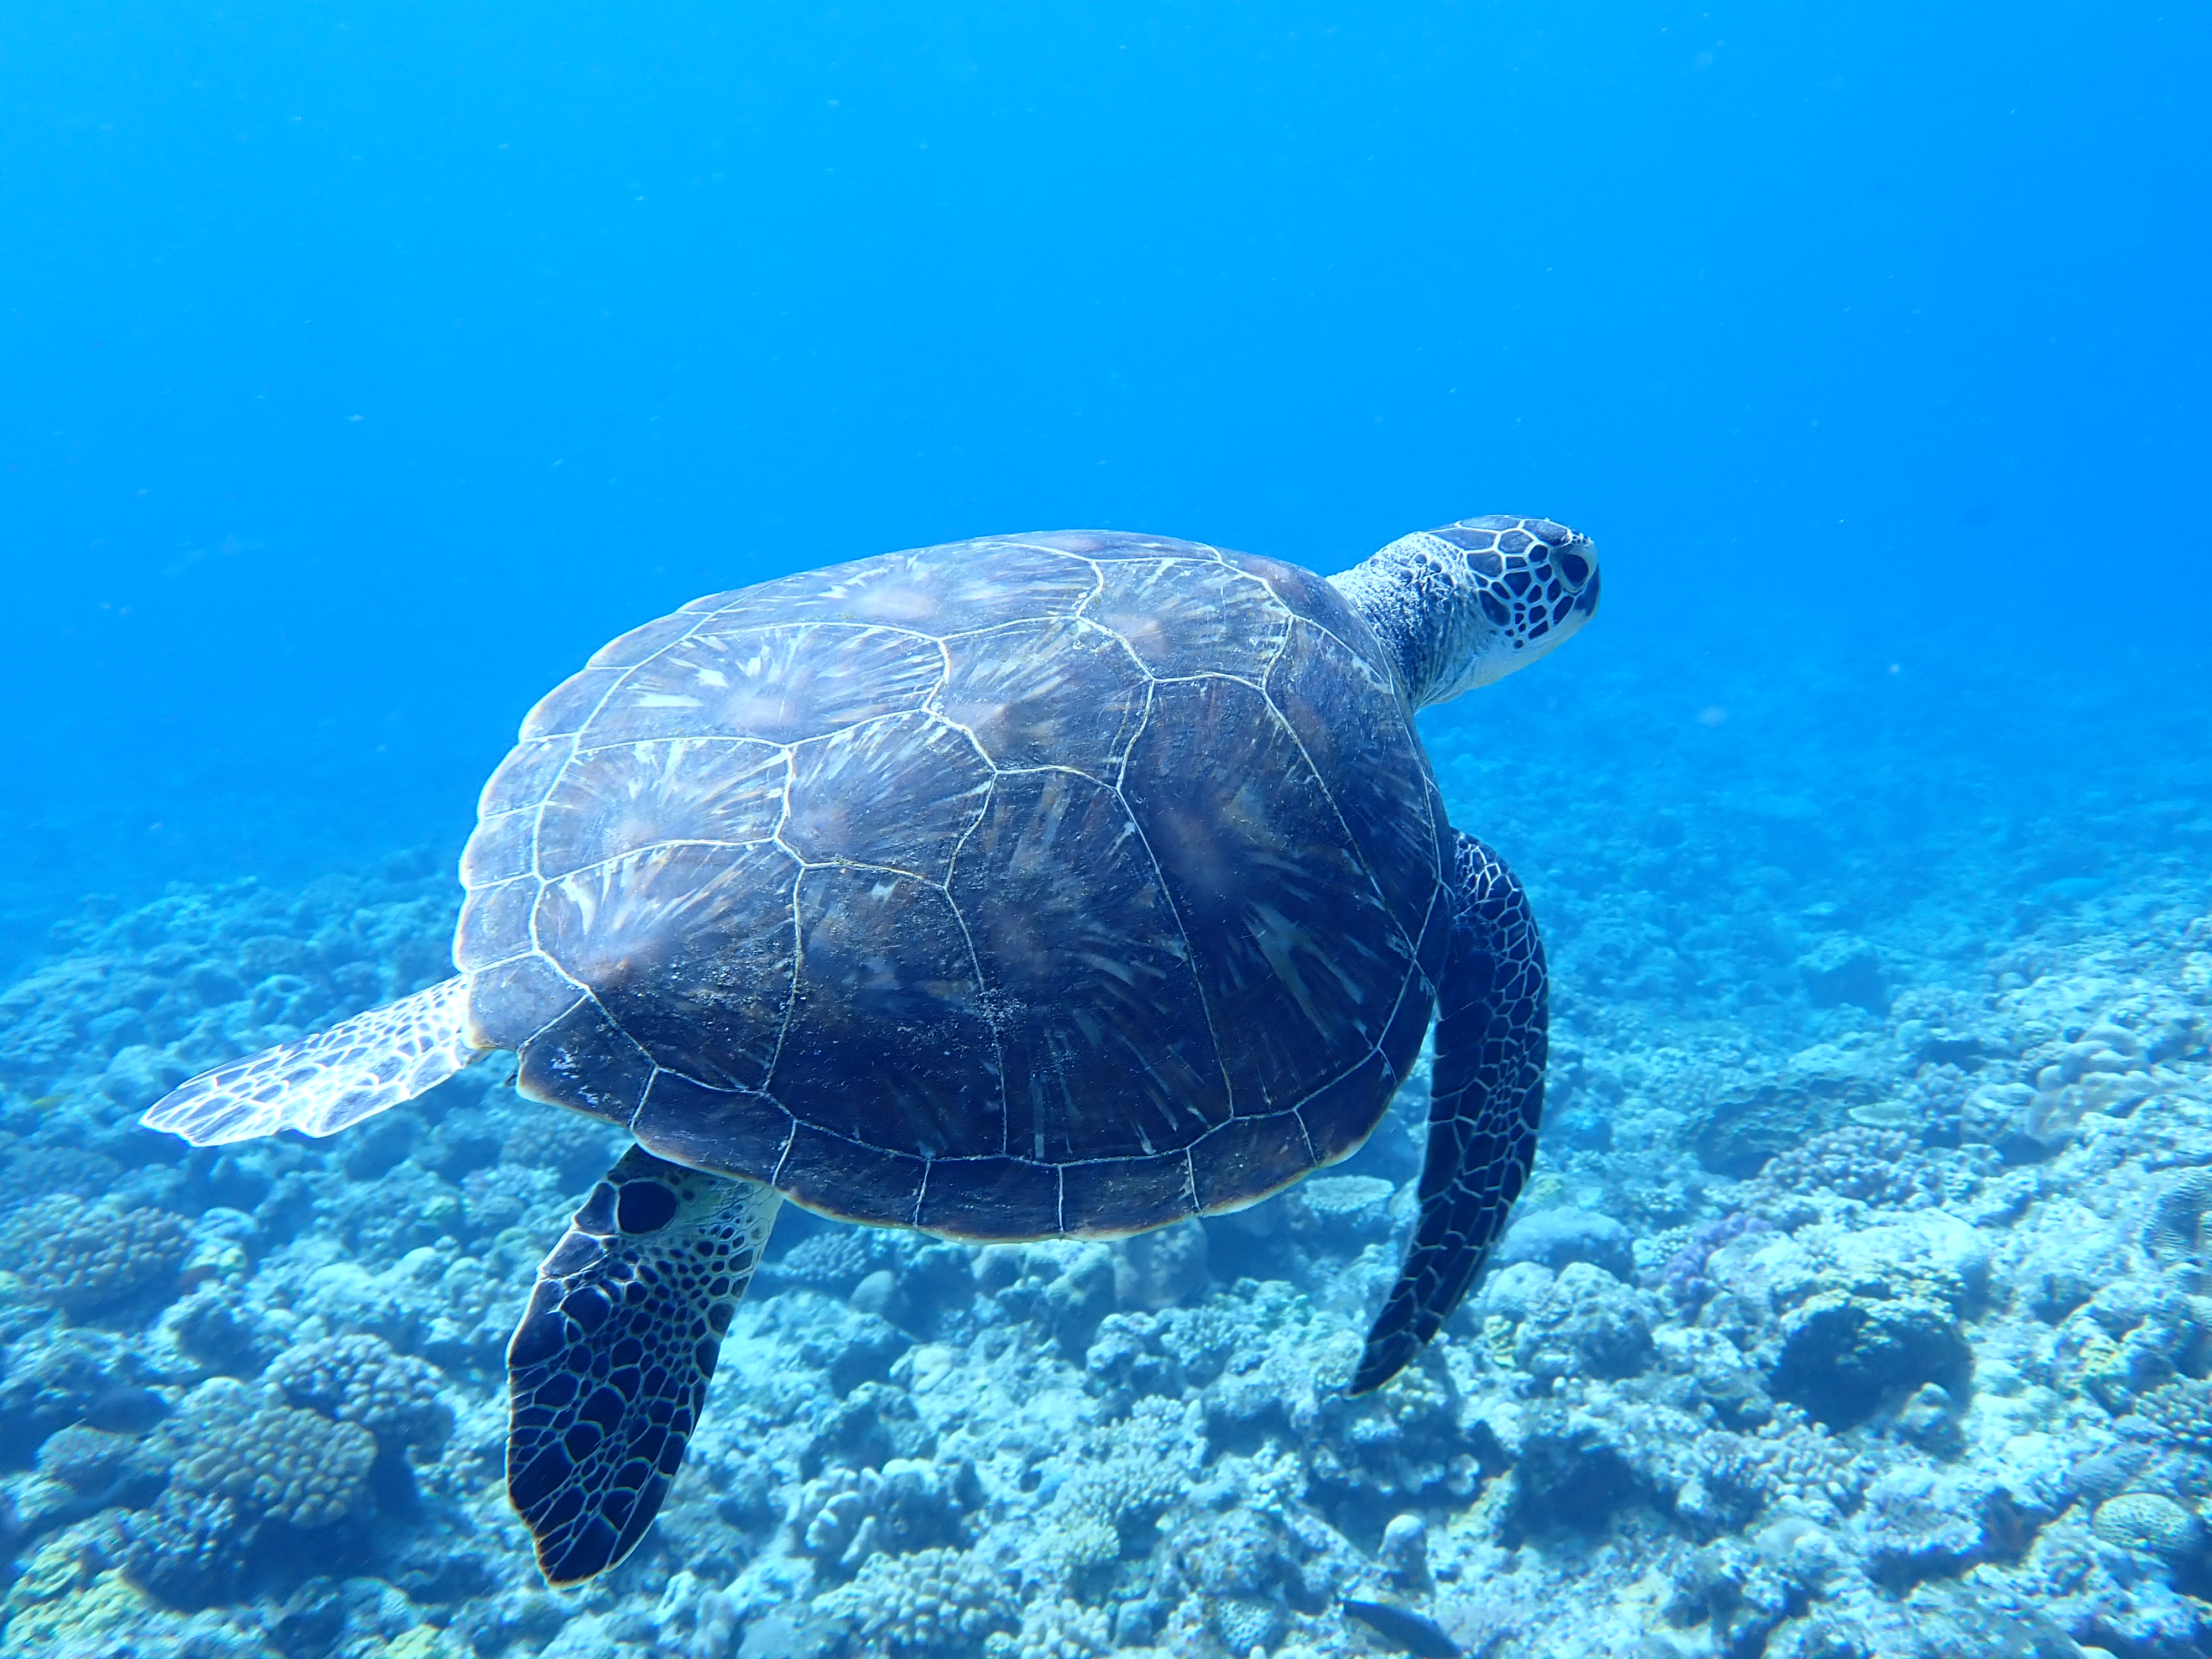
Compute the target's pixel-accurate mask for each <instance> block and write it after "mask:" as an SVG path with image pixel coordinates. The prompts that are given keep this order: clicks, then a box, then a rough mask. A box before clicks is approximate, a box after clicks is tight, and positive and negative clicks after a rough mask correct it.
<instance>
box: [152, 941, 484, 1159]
mask: <svg viewBox="0 0 2212 1659" xmlns="http://www.w3.org/2000/svg"><path fill="white" fill-rule="evenodd" d="M468 1007H469V996H468V980H467V978H466V977H465V976H463V977H459V978H454V979H449V980H447V981H444V982H443V983H441V984H438V985H433V986H432V987H430V988H429V989H428V990H427V991H417V992H416V993H415V994H414V995H412V996H406V997H402V998H400V999H399V1000H398V1001H397V1002H388V1003H386V1004H385V1006H383V1007H381V1008H372V1009H370V1010H369V1011H368V1012H367V1013H365V1014H356V1015H355V1016H354V1017H353V1018H351V1019H349V1020H343V1021H341V1022H339V1023H338V1024H336V1025H333V1026H331V1029H330V1030H327V1031H320V1032H318V1033H317V1034H316V1035H315V1036H311V1037H302V1038H301V1040H300V1041H299V1042H287V1043H283V1044H281V1045H279V1046H278V1047H276V1048H264V1049H263V1050H262V1051H261V1052H260V1053H259V1054H249V1055H247V1056H246V1058H245V1059H244V1060H233V1061H231V1063H230V1064H229V1065H228V1066H217V1067H216V1069H215V1070H214V1071H212V1072H209V1073H204V1075H202V1076H199V1077H196V1078H194V1079H192V1080H191V1082H189V1083H186V1084H182V1085H179V1086H178V1087H177V1088H174V1089H172V1090H171V1091H169V1092H168V1093H167V1094H166V1095H164V1096H162V1097H161V1099H159V1100H157V1101H155V1103H153V1105H152V1106H150V1107H149V1108H148V1109H147V1110H146V1115H144V1116H143V1117H142V1118H140V1119H139V1120H138V1121H140V1122H141V1123H143V1124H144V1125H145V1126H146V1127H148V1128H149V1129H165V1130H167V1132H168V1133H171V1134H173V1135H182V1136H183V1137H184V1138H185V1139H186V1140H189V1141H190V1142H191V1144H192V1145H193V1146H223V1145H226V1144H228V1142H230V1141H234V1140H253V1139H258V1138H259V1137H260V1136H262V1135H273V1134H275V1133H276V1132H277V1131H278V1130H279V1129H297V1130H299V1131H300V1132H301V1133H303V1134H311V1135H334V1134H336V1133H337V1132H338V1131H339V1130H341V1129H343V1128H347V1127H350V1126H351V1125H353V1124H356V1123H358V1122H360V1121H362V1119H363V1118H365V1117H374V1115H376V1114H377V1113H379V1112H381V1111H383V1110H385V1109H387V1108H389V1107H392V1106H397V1105H398V1104H399V1103H401V1102H402V1101H405V1100H412V1099H414V1098H415V1097H416V1096H417V1095H419V1094H423V1093H427V1092H428V1091H430V1090H432V1089H435V1087H437V1085H440V1084H441V1083H443V1082H444V1081H445V1080H446V1079H447V1078H449V1077H451V1076H453V1073H456V1072H458V1071H459V1070H460V1069H461V1068H462V1067H463V1066H467V1065H469V1064H470V1063H471V1062H472V1061H475V1060H481V1059H483V1057H484V1055H486V1054H489V1053H490V1052H491V1050H490V1049H489V1048H484V1047H481V1046H479V1045H478V1044H477V1042H473V1041H471V1037H470V1033H469V1024H468Z"/></svg>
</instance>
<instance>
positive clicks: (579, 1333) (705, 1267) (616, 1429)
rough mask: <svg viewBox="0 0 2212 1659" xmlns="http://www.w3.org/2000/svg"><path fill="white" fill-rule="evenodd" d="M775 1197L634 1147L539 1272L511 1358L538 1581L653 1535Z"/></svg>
mask: <svg viewBox="0 0 2212 1659" xmlns="http://www.w3.org/2000/svg"><path fill="white" fill-rule="evenodd" d="M782 1201H783V1199H782V1194H780V1193H778V1192H777V1191H776V1190H775V1188H773V1187H769V1186H767V1185H765V1184H763V1183H762V1182H757V1181H747V1180H743V1179H730V1178H726V1177H723V1176H710V1175H703V1174H702V1173H701V1172H700V1171H698V1170H690V1169H686V1168H684V1166H683V1165H682V1164H670V1163H668V1162H666V1161H665V1160H664V1159H661V1158H655V1157H653V1154H652V1153H650V1152H647V1151H645V1150H644V1149H643V1148H642V1147H638V1146H633V1147H631V1148H630V1149H629V1151H628V1152H624V1153H623V1156H622V1158H621V1159H620V1160H619V1161H618V1162H617V1164H615V1166H614V1168H613V1169H611V1170H608V1171H607V1174H606V1178H605V1180H603V1181H601V1182H599V1185H598V1186H596V1187H594V1188H592V1195H591V1196H590V1197H589V1198H587V1199H586V1200H584V1204H583V1207H582V1208H580V1209H579V1210H578V1211H577V1212H576V1214H575V1218H574V1219H573V1220H572V1221H570V1222H569V1224H568V1231H567V1232H566V1233H565V1234H563V1235H562V1238H561V1242H560V1243H558V1244H556V1246H554V1248H553V1253H552V1254H551V1255H549V1256H547V1257H546V1258H545V1260H544V1262H543V1263H542V1264H541V1265H540V1266H539V1267H538V1287H537V1289H536V1290H535V1291H532V1293H531V1297H530V1307H529V1309H528V1310H527V1311H526V1312H525V1313H524V1315H523V1316H522V1323H521V1324H520V1325H519V1326H517V1327H516V1328H515V1333H514V1340H513V1341H512V1342H510V1343H508V1345H507V1402H508V1416H507V1498H508V1499H509V1501H511V1502H512V1503H513V1505H514V1507H515V1510H516V1511H517V1512H518V1513H519V1514H520V1516H522V1520H523V1524H524V1525H526V1526H527V1527H528V1528H530V1532H531V1536H532V1538H533V1539H534V1540H535V1541H536V1542H537V1547H538V1568H539V1570H540V1571H543V1572H544V1575H545V1579H546V1582H547V1583H550V1584H553V1585H556V1586H558V1585H562V1584H575V1583H582V1582H583V1581H584V1580H585V1579H587V1578H592V1577H597V1576H598V1575H599V1574H600V1573H603V1572H605V1571H606V1570H607V1569H608V1568H609V1567H611V1566H613V1565H616V1563H617V1562H619V1561H621V1560H622V1559H623V1558H624V1557H625V1556H627V1555H628V1554H629V1553H630V1552H631V1551H632V1550H634V1549H635V1548H636V1547H637V1546H638V1542H639V1541H640V1540H641V1539H642V1538H643V1537H644V1536H645V1534H646V1529H647V1528H649V1527H650V1526H651V1525H652V1524H653V1516H655V1515H656V1514H658V1513H659V1510H660V1503H661V1499H663V1498H665V1497H666V1496H667V1495H668V1485H669V1482H670V1481H671V1480H673V1479H674V1478H675V1475H676V1471H677V1468H678V1466H679V1465H681V1464H682V1463H683V1462H684V1448H685V1447H687V1446H689V1445H690V1443H691V1431H693V1429H695V1428H696V1427H697V1426H698V1422H699V1413H700V1410H701V1408H702V1407H704V1406H705V1405H706V1403H707V1383H708V1378H710V1377H712V1376H714V1361H715V1358H716V1357H717V1356H718V1355H719V1354H720V1352H721V1347H722V1338H723V1337H724V1336H725V1335H726V1334H728V1332H729V1328H730V1319H731V1316H732V1315H733V1314H735V1313H736V1311H737V1307H738V1302H739V1301H740V1300H741V1299H742V1298H743V1297H744V1293H745V1285H746V1284H747V1283H748V1282H749V1281H750V1279H751V1278H752V1276H753V1268H754V1267H756V1266H757V1265H758V1263H759V1261H760V1253H761V1249H762V1247H763V1245H765V1244H766V1243H768V1234H769V1228H770V1227H771V1226H773V1225H775V1212H776V1209H777V1206H779V1205H781V1203H782Z"/></svg>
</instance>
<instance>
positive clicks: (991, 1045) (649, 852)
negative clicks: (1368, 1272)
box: [455, 532, 1449, 1238]
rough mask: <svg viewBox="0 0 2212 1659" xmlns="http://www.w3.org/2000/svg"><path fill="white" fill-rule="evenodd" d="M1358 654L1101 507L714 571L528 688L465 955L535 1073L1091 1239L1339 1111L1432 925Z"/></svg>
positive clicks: (1195, 1201) (1407, 815)
mask: <svg viewBox="0 0 2212 1659" xmlns="http://www.w3.org/2000/svg"><path fill="white" fill-rule="evenodd" d="M1448 846H1449V839H1448V833H1447V826H1446V825H1445V824H1444V822H1443V806H1442V803H1441V800H1440V799H1439V798H1438V797H1437V793H1436V789H1435V785H1434V783H1433V781H1432V780H1431V777H1430V775H1429V772H1428V767H1427V763H1426V761H1425V758H1424V757H1423V756H1422V753H1421V750H1420V747H1419V742H1418V739H1417V738H1415V737H1414V735H1413V727H1412V724H1411V720H1410V719H1409V717H1408V715H1407V711H1406V708H1405V706H1404V704H1403V703H1402V702H1401V699H1400V697H1399V696H1398V694H1397V690H1396V687H1395V681H1394V679H1393V678H1392V674H1391V671H1390V669H1389V666H1388V665H1387V664H1386V662H1385V660H1384V657H1383V649H1382V647H1381V646H1380V645H1379V643H1378V642H1377V641H1376V639H1375V637H1374V636H1373V635H1372V634H1370V632H1369V631H1368V629H1367V628H1366V626H1365V624H1364V623H1362V622H1361V621H1360V620H1359V618H1358V616H1357V615H1356V614H1355V613H1353V612H1352V611H1351V609H1350V608H1349V607H1348V606H1347V605H1346V604H1345V602H1344V601H1343V599H1341V598H1340V596H1339V595H1338V594H1337V592H1336V591H1335V590H1334V588H1333V587H1331V586H1329V585H1328V583H1326V582H1325V581H1323V580H1321V579H1320V578H1318V577H1316V576H1315V575H1313V574H1311V573H1310V572H1307V571H1304V570H1300V569H1297V568H1295V567H1292V566H1288V565H1283V564H1278V563H1275V562H1272V561H1268V560H1264V559H1255V558H1252V557H1249V556H1244V555H1238V554H1229V553H1224V552H1222V551H1220V550H1217V549H1214V548H1211V547H1206V546H1202V545H1200V544H1193V543H1187V542H1177V541H1169V540H1165V539H1162V538H1147V537H1137V536H1129V535H1123V534H1118V533H1115V532H1063V533H1057V534H1051V535H1039V536H1025V537H1016V538H996V539H989V540H983V541H976V542H966V543H958V544H951V545H949V546H945V547H936V548H926V549H922V550H918V551H915V552H910V553H901V554H892V555H888V556H884V557H881V558H876V559H867V560H862V561H860V562H855V563H852V564H847V565H841V566H836V567H833V568H829V569H827V570H822V571H817V572H811V573H809V574H803V575H798V576H792V577H787V578H785V579H782V580H778V581H773V582H767V583H763V584H762V585H760V586H756V587H750V588H745V589H741V590H738V591H737V592H730V593H723V594H717V595H714V596H712V597H711V598H708V599H701V600H698V601H696V602H695V603H694V604H692V605H688V606H686V607H685V608H684V610H683V611H679V612H678V613H676V614H675V615H673V616H671V617H663V618H660V619H659V620H658V621H656V622H653V623H647V624H646V625H645V626H644V627H642V628H640V629H633V630H632V631H631V632H630V633H629V634H626V635H623V636H622V638H620V639H618V640H617V641H614V642H613V643H612V644H611V645H610V646H608V647H606V648H605V649H604V650H602V651H601V652H600V653H599V655H598V656H596V657H594V658H593V659H592V663H591V665H589V666H587V667H586V668H585V669H584V670H582V671H580V673H578V674H577V675H575V676H574V677H573V678H570V679H569V680H568V681H566V682H564V683H563V684H562V685H560V686H558V687H556V689H555V690H553V691H552V692H551V693H550V694H549V695H548V696H547V697H546V698H545V699H544V702H541V703H540V704H539V706H538V708H536V709H535V710H533V711H532V714H531V715H530V717H529V719H528V720H526V722H525V724H524V727H523V738H522V741H521V743H520V744H519V746H518V747H517V748H516V750H514V752H513V754H512V755H511V756H510V757H508V760H507V763H505V764H504V765H502V766H501V768H500V769H499V771H498V773H497V774H496V775H495V776H494V778H493V780H492V781H491V783H490V784H489V785H488V786H487V787H486V789H485V793H484V799H483V808H482V816H481V817H480V820H479V823H478V826H477V832H476V835H475V836H474V837H472V839H471V842H470V846H469V849H468V852H467V854H465V858H464V861H463V875H464V879H465V882H466V884H467V885H468V889H469V893H468V899H467V902H466V905H465V909H464V912H463V915H462V919H461V923H460V927H459V932H458V934H457V938H456V944H455V959H456V961H457V963H459V965H460V966H461V967H462V968H463V969H465V970H468V971H470V972H471V973H472V974H473V975H474V977H473V979H472V980H471V992H470V995H471V1011H472V1015H473V1019H474V1024H475V1029H476V1030H477V1033H478V1035H480V1036H483V1038H485V1039H486V1040H489V1041H491V1042H497V1043H500V1044H501V1045H504V1046H513V1047H516V1048H520V1051H521V1064H520V1073H519V1078H518V1085H519V1086H520V1088H521V1089H522V1090H523V1091H525V1092H526V1093H528V1094H531V1095H532V1096H535V1097H539V1098H543V1099H546V1100H549V1101H553V1102H556V1103H561V1104H564V1105H568V1106H573V1107H577V1108H580V1109H584V1110H586V1111H590V1112H593V1113H596V1114H598V1115H601V1116H603V1117H605V1118H608V1119H610V1120H611V1121H616V1122H618V1123H621V1124H623V1125H624V1126H625V1127H628V1128H629V1129H630V1131H631V1133H634V1134H635V1135H636V1136H637V1138H638V1139H639V1140H640V1141H641V1142H642V1143H643V1144H644V1145H645V1146H647V1147H649V1148H651V1149H652V1150H653V1151H654V1152H659V1154H661V1155H662V1156H664V1157H666V1158H672V1159H675V1160H677V1161H679V1162H683V1163H688V1164H693V1165H696V1166H697V1167H702V1168H707V1169H713V1170H722V1171H725V1172H727V1173H732V1174H738V1175H744V1176H755V1177H758V1178H761V1179H763V1180H768V1181H771V1182H775V1184H776V1185H777V1186H779V1187H781V1188H782V1189H783V1190H785V1191H786V1192H787V1193H788V1194H791V1195H792V1196H793V1197H794V1198H796V1199H798V1200H799V1201H800V1202H802V1203H805V1204H807V1205H810V1206H813V1207H815V1208H817V1209H820V1210H823V1211H826V1212H831V1213H834V1214H838V1215H842V1216H846V1217H848V1218H853V1219H856V1220H862V1221H871V1222H880V1223H889V1224H896V1225H916V1226H921V1227H925V1228H927V1229H930V1230H932V1231H938V1232H941V1233H945V1234H948V1235H951V1236H955V1237H976V1238H994V1237H997V1238H1015V1237H1042V1236H1048V1235H1052V1234H1060V1233H1075V1234H1086V1235H1092V1236H1112V1235H1115V1234H1121V1233H1127V1232H1133V1231H1141V1230H1143V1229H1145V1228H1147V1227H1151V1226H1153V1225H1158V1224H1160V1223H1161V1222H1164V1221H1167V1220H1170V1219H1172V1218H1175V1217H1176V1216H1177V1215H1188V1214H1191V1213H1194V1212H1217V1211H1220V1210H1224V1209H1231V1208H1235V1207H1238V1206H1242V1205H1243V1204H1247V1203H1249V1202H1252V1201H1254V1200H1257V1199H1259V1198H1261V1197H1264V1196H1266V1195H1267V1194H1268V1193H1271V1192H1273V1191H1275V1190H1277V1189H1279V1188H1281V1187H1283V1186H1285V1185H1286V1184H1287V1183H1288V1182H1291V1181H1292V1180H1295V1179H1296V1178H1297V1176H1300V1175H1302V1174H1304V1172H1305V1171H1306V1170H1310V1169H1311V1168H1313V1167H1315V1166H1316V1164H1323V1163H1327V1162H1330V1161H1333V1160H1334V1158H1338V1157H1340V1156H1342V1155H1343V1154H1344V1152H1346V1151H1348V1150H1349V1149H1350V1148H1351V1147H1352V1146H1357V1145H1358V1142H1359V1141H1360V1140H1361V1139H1363V1138H1364V1135H1365V1133H1366V1132H1367V1130H1368V1128H1369V1127H1370V1126H1371V1125H1372V1123H1373V1121H1374V1120H1375V1118H1376V1115H1379V1113H1380V1112H1381V1110H1382V1109H1383V1106H1384V1104H1385V1103H1387V1101H1388V1100H1389V1097H1390V1094H1391V1092H1392V1091H1393V1090H1394V1089H1395V1086H1396V1085H1397V1083H1398V1082H1399V1081H1400V1080H1401V1079H1402V1078H1403V1077H1404V1076H1405V1074H1406V1073H1407V1070H1408V1069H1409V1068H1410V1066H1411V1065H1412V1063H1413V1059H1414V1056H1415V1053H1416V1051H1417V1050H1418V1048H1419V1043H1420V1041H1421V1037H1422V1035H1423V1032H1424V1031H1425V1027H1426V1024H1427V1021H1426V1019H1425V1018H1419V1017H1416V1016H1417V1015H1419V1014H1421V1013H1422V1012H1423V1011H1425V1010H1426V1009H1427V1008H1428V1007H1429V1006H1430V1005H1431V1003H1432V1001H1433V995H1434V994H1433V988H1432V987H1433V982H1434V979H1435V975H1437V972H1438V971H1439V970H1440V968H1441V956H1442V948H1443V940H1444V938H1445V936H1446V934H1447V933H1448V931H1449V930H1448V928H1447V927H1442V926H1439V925H1437V919H1438V918H1439V917H1443V918H1444V919H1445V920H1446V921H1448V919H1449V912H1448V907H1446V906H1444V905H1443V902H1442V898H1441V896H1442V894H1443V888H1442V886H1441V872H1442V870H1443V863H1444V859H1445V857H1446V854H1447V850H1448Z"/></svg>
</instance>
